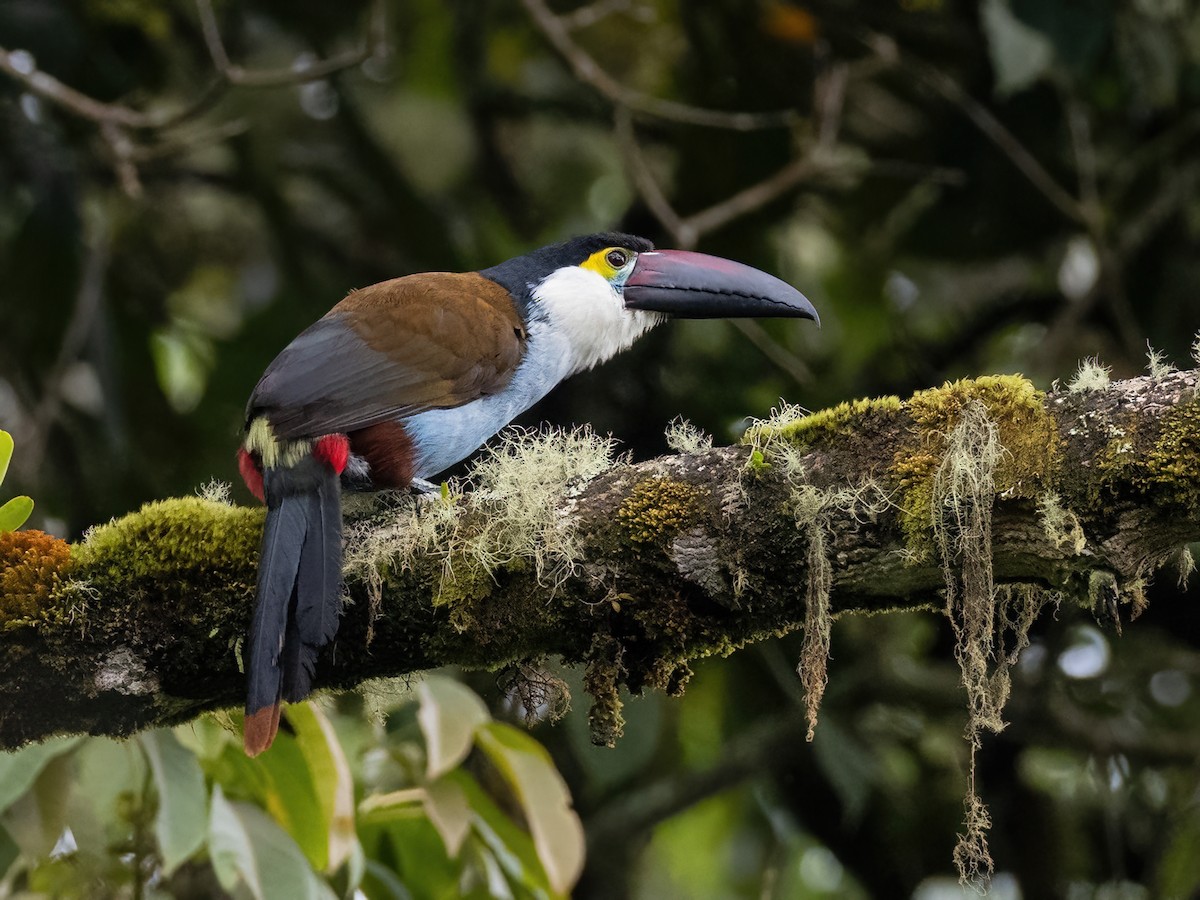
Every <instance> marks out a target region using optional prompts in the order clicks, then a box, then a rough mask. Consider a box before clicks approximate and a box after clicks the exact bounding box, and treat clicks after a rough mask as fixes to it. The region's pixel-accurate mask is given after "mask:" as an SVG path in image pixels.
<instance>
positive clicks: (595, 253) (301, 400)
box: [238, 233, 817, 755]
mask: <svg viewBox="0 0 1200 900" xmlns="http://www.w3.org/2000/svg"><path fill="white" fill-rule="evenodd" d="M749 316H754V317H759V316H788V317H799V318H806V319H813V320H817V312H816V310H815V309H814V308H813V306H812V304H811V303H809V302H808V300H807V299H805V297H804V296H803V295H802V294H801V293H800V292H799V291H797V290H796V289H795V288H793V287H791V286H790V285H788V284H786V283H785V282H783V281H781V280H779V279H778V278H775V277H774V276H772V275H767V274H766V273H764V272H760V271H758V270H757V269H753V268H750V267H749V266H745V265H742V264H740V263H736V262H730V261H729V260H725V259H720V258H718V257H714V256H706V255H704V254H700V253H691V252H687V251H676V250H655V249H654V248H653V245H652V244H651V243H650V242H649V241H647V240H644V239H642V238H638V237H632V236H630V235H625V234H611V233H610V234H595V235H590V236H588V237H580V238H575V239H573V240H569V241H566V242H564V243H561V244H554V245H552V246H549V247H543V248H541V249H540V250H535V251H533V252H532V253H528V254H526V255H525V256H519V257H516V258H515V259H510V260H509V261H508V262H504V263H501V264H500V265H498V266H493V267H492V268H490V269H484V270H482V271H480V272H467V273H462V274H452V273H448V272H429V273H424V274H419V275H408V276H405V277H403V278H396V279H393V280H391V281H384V282H381V283H380V284H376V285H372V286H371V287H367V288H363V289H361V290H357V291H353V292H352V293H351V294H350V295H349V296H348V297H346V298H345V299H344V300H342V302H341V303H339V304H338V305H337V306H335V307H334V308H333V309H332V310H330V311H329V312H328V313H327V314H326V315H325V316H324V317H323V318H321V319H320V320H319V321H318V322H316V324H314V325H313V326H312V327H310V328H308V329H307V330H305V331H304V332H303V333H301V334H300V336H299V337H297V338H296V339H295V340H294V341H292V342H291V343H290V344H289V345H288V346H287V347H285V348H284V349H283V351H282V352H281V353H280V354H279V356H277V357H276V358H275V360H274V362H272V363H271V364H270V365H269V366H268V367H267V370H266V372H265V373H263V376H262V378H261V379H260V380H259V382H258V385H257V386H256V387H255V388H254V392H253V393H252V394H251V396H250V402H249V404H248V406H247V409H246V434H245V440H244V442H243V445H242V448H241V450H240V451H239V454H238V457H239V458H238V463H239V468H240V470H241V473H242V477H243V478H244V479H245V481H246V484H247V486H248V487H249V488H250V490H251V491H253V492H254V493H255V494H256V495H257V496H258V497H259V498H260V499H263V500H265V502H266V504H267V520H266V527H265V529H264V531H263V539H262V556H261V561H260V566H259V572H258V599H257V604H256V606H255V610H254V617H253V620H252V622H251V625H250V633H249V635H248V638H247V650H248V653H247V655H246V660H247V662H246V676H247V682H248V685H247V695H246V720H245V747H246V752H247V753H249V754H251V755H254V754H257V753H260V752H262V751H263V750H265V749H266V748H267V747H269V746H270V745H271V742H272V741H273V740H274V738H275V734H276V731H277V730H278V727H279V715H280V703H281V701H283V700H287V701H297V700H301V699H303V698H304V697H305V696H306V695H307V694H308V692H309V690H310V685H311V681H312V675H313V669H314V666H315V664H316V658H317V652H318V650H319V649H320V648H321V647H322V646H324V645H325V644H327V643H329V641H331V640H332V639H333V636H334V634H335V633H336V631H337V625H338V616H339V613H340V607H341V577H342V513H341V492H342V489H343V488H346V489H351V490H380V489H383V488H407V487H409V486H410V485H411V484H412V483H413V481H414V480H415V479H426V478H430V477H432V476H434V475H437V474H438V473H439V472H441V471H443V470H445V469H447V468H449V467H450V466H452V465H454V464H455V463H456V462H459V461H460V460H462V459H464V458H466V457H467V456H468V455H470V454H471V453H472V452H473V451H474V450H476V449H477V448H478V447H479V446H480V445H481V444H483V443H484V441H486V440H487V439H488V438H490V437H491V436H492V435H494V434H496V433H497V432H498V431H500V429H502V428H503V427H504V426H505V425H507V424H508V423H509V422H511V421H512V420H513V419H514V418H515V417H516V416H517V415H519V414H520V413H522V412H524V411H525V410H527V409H528V408H529V407H530V406H532V405H533V404H534V403H536V402H537V401H538V400H540V399H541V398H542V397H544V396H545V395H546V394H547V393H548V392H549V391H550V389H551V388H553V387H554V386H555V385H556V384H558V383H559V382H560V381H562V380H563V379H564V378H566V377H568V376H570V375H573V374H575V373H576V372H582V371H584V370H585V369H590V368H592V367H593V366H595V365H597V364H598V363H601V362H603V361H605V360H606V359H608V358H609V357H611V356H612V355H613V354H615V353H617V352H619V351H621V350H624V349H625V348H626V347H628V346H629V345H630V344H632V343H633V342H634V341H635V340H636V339H637V338H638V337H640V336H641V335H642V334H644V333H645V332H647V331H648V330H649V329H651V328H652V327H654V326H655V325H657V324H659V323H660V322H662V321H664V320H665V319H668V318H671V317H676V318H723V317H749Z"/></svg>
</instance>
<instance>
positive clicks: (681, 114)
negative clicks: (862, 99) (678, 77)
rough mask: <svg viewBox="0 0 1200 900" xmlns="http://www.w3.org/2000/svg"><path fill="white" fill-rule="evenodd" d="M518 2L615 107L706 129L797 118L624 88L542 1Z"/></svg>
mask: <svg viewBox="0 0 1200 900" xmlns="http://www.w3.org/2000/svg"><path fill="white" fill-rule="evenodd" d="M521 3H522V5H523V6H524V7H525V9H526V11H527V12H528V13H529V15H530V17H531V18H532V19H533V22H534V24H535V25H536V26H537V27H538V30H539V31H541V32H542V35H543V36H544V37H545V38H546V40H548V41H549V42H550V44H551V46H553V47H554V49H555V50H557V51H558V53H559V55H560V56H562V57H563V59H565V60H566V61H567V64H568V65H570V67H571V70H572V71H573V72H574V73H575V77H576V78H578V79H579V80H580V81H582V82H583V83H584V84H587V85H590V86H591V87H592V88H594V89H595V90H596V91H597V92H599V93H600V94H601V95H602V96H603V97H604V98H605V99H607V100H608V101H609V102H610V103H612V104H614V105H615V106H624V107H627V108H628V109H630V110H631V111H633V112H637V113H641V114H643V115H647V116H653V117H654V118H657V119H665V120H667V121H671V122H679V123H682V124H686V125H702V126H705V127H708V128H726V129H730V130H732V131H756V130H759V129H763V128H784V127H787V126H789V125H792V124H794V123H795V122H796V121H797V116H796V113H795V112H793V111H792V110H790V109H784V110H776V111H774V112H761V113H751V112H725V111H722V110H716V109H705V108H703V107H699V106H691V105H690V104H687V103H679V102H677V101H674V100H663V99H661V98H658V97H652V96H650V95H649V94H644V93H642V92H641V91H636V90H633V89H632V88H627V87H625V86H624V85H623V84H621V83H620V82H619V81H617V80H616V79H615V78H613V77H612V76H611V75H609V74H608V72H606V71H605V70H604V69H603V68H602V67H601V66H600V64H599V63H598V62H596V60H595V59H594V58H593V57H592V56H591V55H590V54H588V52H587V51H586V50H584V49H583V48H582V47H580V46H579V45H578V44H576V43H575V41H574V40H573V39H572V38H571V33H570V29H569V28H568V27H567V25H566V23H564V21H563V19H562V18H561V17H559V16H557V15H555V14H554V13H553V12H551V11H550V9H549V7H547V6H546V4H545V3H544V2H542V0H521Z"/></svg>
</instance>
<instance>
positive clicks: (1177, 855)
mask: <svg viewBox="0 0 1200 900" xmlns="http://www.w3.org/2000/svg"><path fill="white" fill-rule="evenodd" d="M1197 847H1200V814H1198V813H1197V812H1196V810H1194V809H1193V810H1192V812H1191V814H1190V815H1188V816H1187V817H1186V818H1184V819H1183V821H1181V822H1180V823H1179V824H1178V825H1177V826H1176V828H1175V833H1174V834H1173V835H1172V836H1171V840H1170V841H1169V843H1168V844H1167V846H1166V848H1165V850H1164V852H1163V855H1162V860H1161V862H1160V863H1159V866H1158V879H1157V880H1158V891H1157V894H1158V896H1160V897H1195V896H1196V894H1197V891H1198V890H1200V853H1197V852H1196V848H1197Z"/></svg>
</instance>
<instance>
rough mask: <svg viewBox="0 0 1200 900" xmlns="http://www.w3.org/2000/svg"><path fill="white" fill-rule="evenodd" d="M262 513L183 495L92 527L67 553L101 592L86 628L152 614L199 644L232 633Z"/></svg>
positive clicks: (240, 618)
mask: <svg viewBox="0 0 1200 900" xmlns="http://www.w3.org/2000/svg"><path fill="white" fill-rule="evenodd" d="M264 517H265V510H264V509H263V508H261V507H254V508H250V507H240V506H231V505H229V504H226V503H220V502H214V501H212V500H204V499H202V498H200V497H184V498H177V499H171V500H163V501H159V502H156V503H148V504H146V505H145V506H143V507H142V508H141V509H140V510H138V511H137V512H134V513H130V514H129V515H127V516H124V517H122V518H120V519H116V520H114V521H113V522H111V523H110V524H108V525H102V526H100V527H98V528H95V529H93V530H92V531H91V532H90V533H89V534H88V536H87V539H86V540H85V541H84V542H83V543H82V544H80V545H77V546H75V547H74V548H73V552H72V557H73V561H74V568H73V570H72V577H73V578H74V579H76V581H77V582H83V583H86V584H88V585H90V586H91V587H93V588H94V589H95V592H96V595H97V596H99V597H103V598H105V606H104V608H103V609H96V608H92V609H91V610H90V613H89V616H90V619H91V627H93V628H97V627H98V628H103V629H105V630H108V631H111V632H112V633H116V634H119V633H121V632H122V631H123V630H124V629H125V628H126V627H127V625H128V623H127V621H126V620H129V619H133V620H137V619H144V618H153V619H155V620H158V621H161V622H163V623H164V627H167V626H168V625H169V627H171V628H172V629H175V630H177V631H178V632H179V633H181V634H182V633H185V632H187V631H188V630H190V629H195V630H196V631H197V633H200V632H202V635H201V636H202V637H203V638H204V639H205V641H201V642H200V643H201V644H203V643H205V642H206V641H207V639H209V638H214V637H217V636H219V635H223V636H224V638H225V639H226V640H229V639H232V638H236V636H238V635H240V634H241V631H242V628H243V627H244V625H245V621H246V618H247V617H248V615H249V608H250V600H251V598H252V597H253V595H254V585H255V579H256V573H257V567H258V555H259V541H260V539H261V536H262V526H263V519H264ZM150 603H154V604H155V605H156V606H158V607H163V608H164V609H149V608H147V606H148V604H150ZM168 619H169V621H168Z"/></svg>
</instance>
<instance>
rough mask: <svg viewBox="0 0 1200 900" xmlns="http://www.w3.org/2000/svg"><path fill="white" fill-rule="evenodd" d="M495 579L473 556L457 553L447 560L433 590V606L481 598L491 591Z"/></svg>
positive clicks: (457, 603) (455, 603) (458, 603)
mask: <svg viewBox="0 0 1200 900" xmlns="http://www.w3.org/2000/svg"><path fill="white" fill-rule="evenodd" d="M493 587H495V581H493V580H492V576H491V574H490V573H489V572H488V570H487V569H486V568H485V567H484V566H482V565H480V563H479V562H478V561H477V560H475V559H474V558H473V557H469V556H466V555H465V554H458V555H456V556H455V557H454V558H453V559H452V560H447V562H446V565H445V566H444V567H443V569H442V575H441V577H440V578H438V579H437V581H436V587H435V588H434V591H433V605H434V606H450V605H460V604H463V603H465V602H469V601H471V600H482V599H483V598H484V597H487V596H488V595H489V594H491V592H492V588H493Z"/></svg>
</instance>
